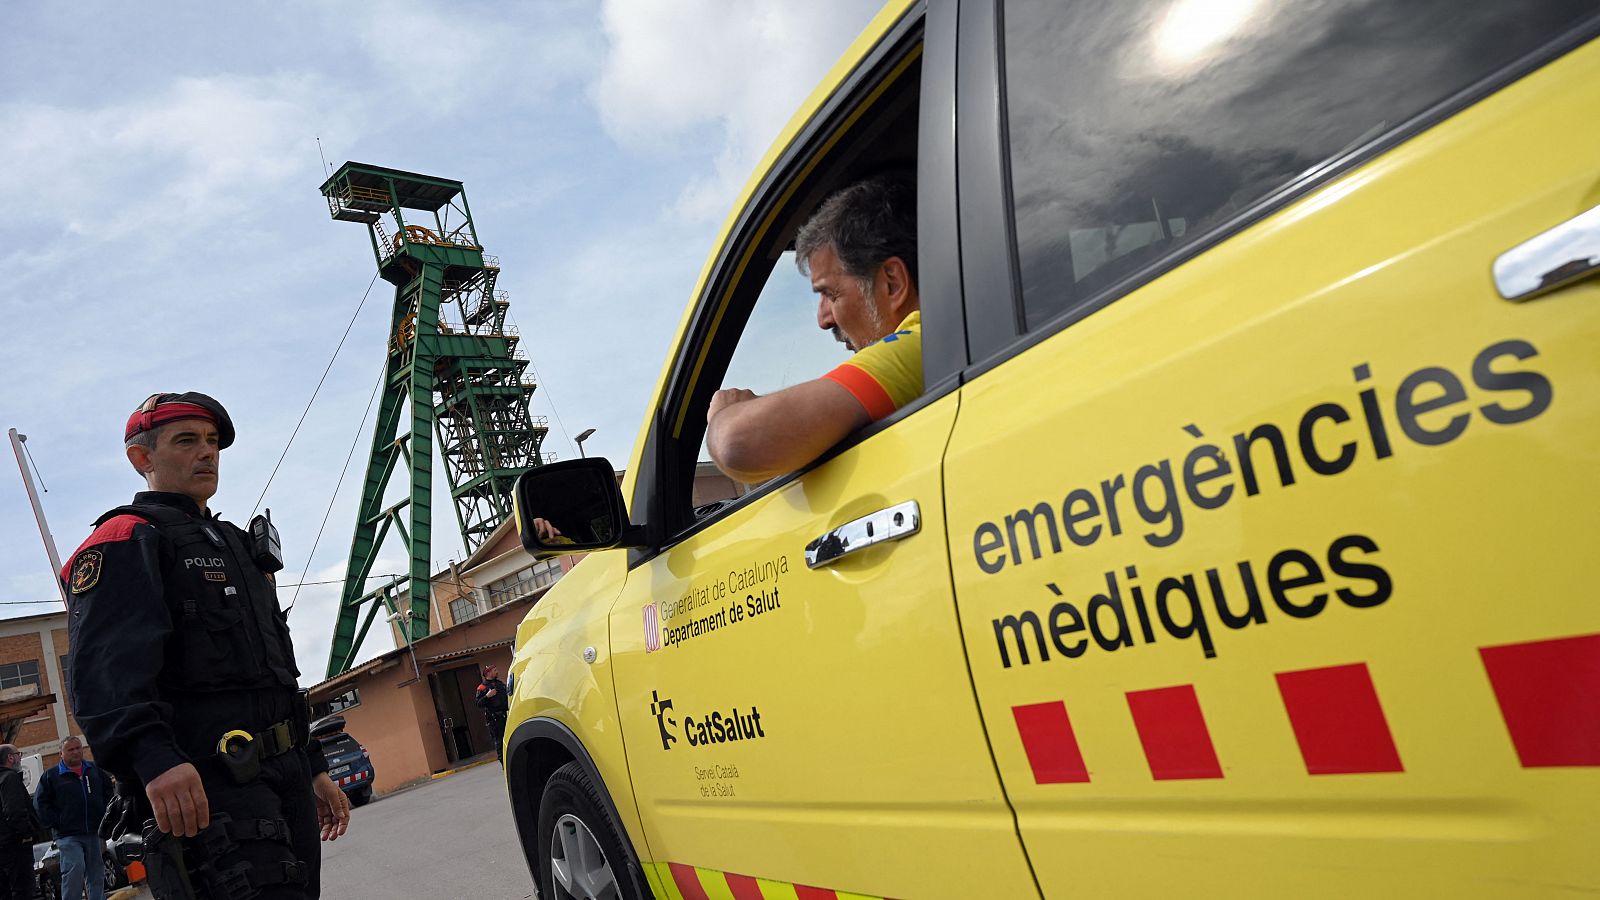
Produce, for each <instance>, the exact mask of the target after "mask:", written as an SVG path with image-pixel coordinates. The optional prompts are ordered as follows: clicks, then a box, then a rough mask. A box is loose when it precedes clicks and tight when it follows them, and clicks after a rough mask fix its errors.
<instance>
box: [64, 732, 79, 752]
mask: <svg viewBox="0 0 1600 900" xmlns="http://www.w3.org/2000/svg"><path fill="white" fill-rule="evenodd" d="M68 744H77V745H78V746H80V747H81V746H83V738H81V737H78V736H77V735H75V734H69V735H67V736H66V737H64V738H62V739H61V747H60V749H62V750H65V749H67V745H68Z"/></svg>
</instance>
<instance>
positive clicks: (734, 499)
mask: <svg viewBox="0 0 1600 900" xmlns="http://www.w3.org/2000/svg"><path fill="white" fill-rule="evenodd" d="M913 24H914V23H913ZM919 38H920V35H919V34H918V33H917V31H916V30H915V29H908V32H902V33H901V34H900V35H897V36H896V38H895V39H892V40H891V41H890V42H888V43H886V44H885V45H884V49H883V51H882V52H881V53H880V54H879V56H878V58H877V59H876V60H875V61H874V63H873V64H872V66H873V67H872V69H871V70H869V71H868V72H866V73H864V75H863V77H862V78H860V79H859V80H858V81H857V83H856V86H855V87H853V88H851V89H849V90H847V91H844V92H841V93H840V95H839V96H840V103H839V104H838V105H837V106H836V107H835V108H834V109H833V110H832V111H831V112H829V113H826V114H825V115H824V116H823V117H821V118H820V119H819V120H818V122H817V124H816V125H815V126H814V127H813V128H811V129H809V130H808V131H807V132H806V133H803V135H802V137H801V139H800V140H799V141H797V143H796V145H795V150H794V151H793V152H792V153H791V154H790V155H789V156H788V158H787V159H780V160H779V162H778V163H777V165H775V166H774V168H773V170H772V171H773V172H774V173H777V174H778V175H779V178H778V179H777V180H774V181H772V182H769V183H767V184H766V185H764V186H763V187H762V189H761V191H760V193H759V194H758V195H757V196H756V197H755V198H754V199H753V200H752V201H751V203H750V205H749V206H748V207H747V210H746V213H745V215H746V219H745V222H744V224H743V225H741V226H740V231H742V232H743V233H742V234H740V233H738V232H736V233H735V234H734V235H733V236H732V237H731V238H730V239H729V241H728V244H727V245H726V254H727V255H725V256H723V257H722V258H721V259H720V260H719V262H718V264H717V269H716V270H714V271H713V272H712V275H711V278H710V280H709V281H708V283H707V289H706V294H705V295H704V296H703V297H702V299H701V301H700V305H699V308H698V309H697V310H696V311H695V312H694V313H693V314H692V315H691V320H690V324H689V331H688V332H687V334H688V338H686V341H685V344H684V345H683V346H682V347H680V348H679V354H680V356H679V359H678V361H677V362H676V363H675V365H674V370H675V374H674V377H673V381H672V382H671V383H669V386H668V393H667V397H666V399H665V405H664V407H663V413H664V415H663V417H662V419H661V420H660V422H659V424H658V426H656V427H655V428H654V429H653V430H652V432H651V435H650V437H649V440H648V441H647V448H649V452H650V453H651V454H653V456H654V460H655V461H654V465H653V466H652V468H653V470H654V471H651V470H650V469H647V470H646V473H645V475H644V476H642V479H641V482H640V487H639V490H640V491H641V492H642V493H641V494H640V496H644V497H647V498H652V499H651V500H650V502H653V503H655V504H656V506H655V511H654V512H652V513H651V515H653V516H657V517H659V520H660V521H661V522H662V523H663V525H664V528H665V532H664V535H665V537H666V539H667V540H668V542H669V543H670V542H671V541H673V540H676V539H677V538H678V537H680V536H682V535H684V534H687V533H689V532H691V531H694V530H697V529H699V528H700V527H703V526H705V525H706V524H708V523H709V522H711V521H714V520H715V519H716V518H718V517H720V516H721V515H723V514H725V513H726V512H728V511H729V510H730V509H731V508H733V507H734V506H736V505H738V504H740V503H742V502H743V501H744V500H745V498H747V497H750V496H752V495H758V494H761V493H763V492H764V491H765V489H766V488H765V486H763V485H742V484H739V483H737V482H734V481H732V480H731V479H729V478H727V477H724V476H722V475H721V474H720V473H719V472H717V470H716V468H715V467H714V466H713V465H712V464H711V463H710V462H709V459H710V455H709V453H708V452H707V448H706V443H705V437H706V426H707V422H706V413H707V409H708V407H709V404H710V401H711V399H712V396H713V395H714V394H715V393H716V391H717V390H719V389H723V388H745V389H748V390H751V391H753V392H755V393H756V394H758V395H763V396H765V395H769V394H772V393H774V392H777V391H779V390H781V389H783V388H786V387H791V386H793V385H797V384H800V383H803V382H807V381H811V380H813V379H817V378H820V377H822V376H823V375H825V374H827V373H828V372H830V371H831V370H833V369H835V368H836V367H837V366H839V364H841V363H843V362H845V361H846V360H848V359H849V358H850V355H851V352H850V351H849V350H848V349H847V348H846V347H845V345H844V344H842V343H840V342H839V341H837V340H836V339H835V336H834V335H832V334H830V333H829V331H828V330H824V329H823V328H821V327H819V324H818V312H817V309H818V301H817V295H816V294H815V293H814V292H813V290H812V287H811V280H810V278H809V277H808V276H806V275H804V274H802V273H801V272H800V270H799V268H798V267H797V266H796V264H795V252H794V249H793V247H794V241H795V237H796V234H797V233H798V231H799V229H800V228H801V226H802V225H803V224H804V223H805V222H806V221H807V220H809V219H810V218H811V216H812V214H813V213H815V212H816V210H817V208H818V207H819V206H820V205H821V204H822V203H823V201H824V200H826V199H827V198H828V197H829V196H831V195H832V194H834V193H835V192H836V191H839V190H840V189H842V188H844V187H846V186H849V185H852V184H855V183H857V182H859V181H860V180H862V179H864V178H868V177H872V176H877V175H885V176H888V175H894V174H896V173H908V172H915V170H916V158H917V137H918V129H917V121H918V120H917V115H918V109H919V107H918V99H919V96H920V91H919V89H920V83H921V81H920V74H921V44H920V40H919ZM906 405H910V404H906ZM852 439H853V437H851V436H847V437H846V438H845V439H844V441H843V442H842V443H846V444H847V443H849V442H850V441H851V440H852ZM652 443H653V444H654V446H653V447H652V446H651V444H652ZM804 468H805V466H800V467H799V468H798V469H797V471H798V470H800V469H804ZM781 480H782V477H781V476H780V477H779V478H774V479H772V480H771V481H769V482H766V485H771V484H774V483H777V482H781Z"/></svg>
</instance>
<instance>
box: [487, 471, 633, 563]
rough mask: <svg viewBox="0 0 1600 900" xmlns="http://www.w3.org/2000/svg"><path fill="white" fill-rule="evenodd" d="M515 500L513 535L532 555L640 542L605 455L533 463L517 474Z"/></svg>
mask: <svg viewBox="0 0 1600 900" xmlns="http://www.w3.org/2000/svg"><path fill="white" fill-rule="evenodd" d="M514 498H515V501H516V517H517V534H518V535H519V536H520V537H521V538H522V547H523V549H525V550H527V551H528V552H529V553H531V554H533V555H534V556H535V557H541V558H542V557H548V556H560V555H562V554H565V553H585V552H588V551H590V550H608V549H611V548H613V547H627V546H639V545H638V543H637V542H636V540H637V538H636V533H637V530H636V529H634V528H633V527H632V526H631V525H630V524H629V523H628V510H627V507H626V506H625V505H624V504H623V502H622V489H621V488H620V487H619V486H618V485H617V473H616V471H615V470H614V469H612V468H611V463H610V462H609V461H608V460H606V459H605V458H604V457H598V456H596V457H589V458H587V459H569V460H565V461H563V462H556V463H548V464H546V465H542V466H535V467H534V468H532V469H529V470H528V471H526V472H523V473H522V474H521V475H519V476H518V477H517V486H516V490H515V491H514Z"/></svg>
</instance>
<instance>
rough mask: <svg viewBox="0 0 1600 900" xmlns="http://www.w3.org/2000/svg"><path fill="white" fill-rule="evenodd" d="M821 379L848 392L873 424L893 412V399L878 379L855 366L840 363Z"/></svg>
mask: <svg viewBox="0 0 1600 900" xmlns="http://www.w3.org/2000/svg"><path fill="white" fill-rule="evenodd" d="M822 377H823V378H826V379H828V380H829V381H831V382H833V383H835V384H837V385H839V386H840V387H842V388H844V389H845V390H847V391H849V392H850V396H852V397H854V398H856V401H857V402H858V403H860V404H861V407H862V408H863V409H865V410H866V411H867V415H868V416H869V417H870V418H871V419H872V421H874V422H876V421H878V420H879V419H881V418H883V417H884V416H887V415H889V414H890V413H892V412H894V410H895V405H894V398H893V397H891V396H889V392H888V391H886V390H884V389H883V385H881V384H879V383H878V379H876V378H873V377H872V376H871V375H870V374H868V373H867V372H866V371H864V370H862V369H860V368H858V367H856V366H853V365H851V364H849V363H842V364H840V365H839V366H837V367H836V368H834V370H833V371H832V372H829V373H828V374H826V375H824V376H822Z"/></svg>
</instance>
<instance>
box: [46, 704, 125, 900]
mask: <svg viewBox="0 0 1600 900" xmlns="http://www.w3.org/2000/svg"><path fill="white" fill-rule="evenodd" d="M112 788H113V785H112V783H111V776H109V775H107V774H106V773H105V770H103V769H101V768H100V767H99V766H97V765H95V764H94V762H93V761H91V760H87V759H84V758H83V739H82V738H80V737H78V736H77V735H73V736H71V737H69V738H67V739H66V740H64V741H62V742H61V762H59V763H57V764H56V765H54V766H51V767H50V768H48V769H45V770H44V773H43V774H42V775H40V776H39V786H38V787H36V788H34V791H33V805H34V808H35V809H36V810H37V811H38V813H39V821H41V822H43V823H44V825H45V826H46V827H48V828H49V829H50V832H51V833H52V834H54V835H55V838H56V848H57V849H58V850H60V851H61V900H78V898H81V897H83V895H84V889H85V888H87V889H88V891H89V900H101V898H103V897H104V896H105V878H104V877H103V875H102V869H101V863H100V854H101V847H102V846H103V845H102V844H101V843H100V819H101V818H103V817H104V816H105V814H106V804H107V803H108V802H110V800H111V791H112ZM29 862H30V863H31V862H32V854H31V853H30V854H29Z"/></svg>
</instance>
